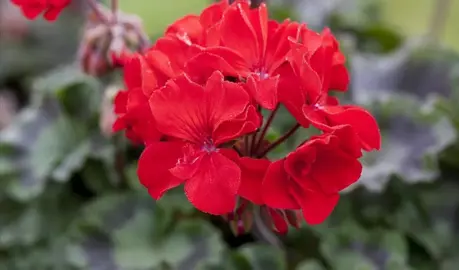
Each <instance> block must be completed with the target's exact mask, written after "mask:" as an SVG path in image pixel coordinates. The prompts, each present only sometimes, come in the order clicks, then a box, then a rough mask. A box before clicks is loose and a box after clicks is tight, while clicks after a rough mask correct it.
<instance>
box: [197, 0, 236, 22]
mask: <svg viewBox="0 0 459 270" xmlns="http://www.w3.org/2000/svg"><path fill="white" fill-rule="evenodd" d="M228 6H229V4H228V1H220V2H219V3H214V4H212V5H210V6H209V7H207V8H206V9H204V10H203V11H202V12H201V15H200V17H199V21H200V23H201V25H202V26H203V27H204V28H209V27H211V26H213V25H214V24H216V23H217V22H218V21H220V20H221V19H222V16H223V12H224V10H226V8H228Z"/></svg>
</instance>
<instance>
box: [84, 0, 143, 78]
mask: <svg viewBox="0 0 459 270" xmlns="http://www.w3.org/2000/svg"><path fill="white" fill-rule="evenodd" d="M117 13H118V14H117V20H116V21H115V20H113V14H112V13H111V11H109V10H107V9H105V8H103V7H102V6H100V14H99V16H96V15H95V14H90V15H89V16H88V21H87V25H86V28H85V32H84V36H83V39H82V41H81V44H80V50H79V61H80V63H81V67H82V69H83V71H84V72H86V73H87V74H90V75H93V76H103V75H105V74H107V73H109V72H111V71H112V70H113V69H115V68H118V67H120V66H123V65H124V63H125V62H126V60H127V59H128V58H129V57H130V55H131V54H132V53H134V52H141V51H144V50H146V49H147V46H148V44H147V40H148V39H147V36H146V34H145V33H144V31H143V27H142V22H141V20H140V19H139V18H138V17H137V16H132V15H126V14H122V13H119V12H117ZM100 16H103V17H104V18H105V19H104V20H101V18H100Z"/></svg>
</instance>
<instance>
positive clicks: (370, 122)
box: [279, 30, 381, 151]
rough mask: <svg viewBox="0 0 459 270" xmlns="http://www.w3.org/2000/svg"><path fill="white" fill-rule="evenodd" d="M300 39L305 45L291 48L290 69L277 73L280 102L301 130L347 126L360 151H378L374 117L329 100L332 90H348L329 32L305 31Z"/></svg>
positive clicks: (345, 75) (341, 58)
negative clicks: (359, 146)
mask: <svg viewBox="0 0 459 270" xmlns="http://www.w3.org/2000/svg"><path fill="white" fill-rule="evenodd" d="M302 39H303V43H304V44H301V43H293V44H292V50H291V52H290V56H289V57H288V59H289V62H290V65H284V66H283V67H282V68H281V69H279V73H280V74H281V82H280V86H279V89H280V90H279V98H280V100H281V102H282V103H284V104H285V106H286V107H287V109H288V110H289V111H290V113H291V114H292V115H293V116H294V117H295V118H296V120H297V121H298V122H299V123H300V124H301V125H303V126H304V127H308V126H309V124H312V125H314V126H315V127H316V128H319V129H321V130H323V131H331V130H333V129H332V127H334V126H338V125H345V124H349V125H351V126H352V127H353V128H354V130H355V132H356V134H357V135H358V137H359V138H360V141H361V145H362V148H363V149H365V150H367V151H370V150H373V149H380V147H381V135H380V132H379V128H378V125H377V123H376V120H375V119H374V117H373V116H372V115H371V114H370V113H369V112H367V111H366V110H364V109H363V108H360V107H358V106H353V105H346V106H342V105H339V102H338V99H336V98H334V97H331V96H329V91H330V90H331V89H333V90H340V91H345V90H347V85H348V82H349V76H348V73H347V70H346V69H345V67H344V56H343V55H342V53H340V52H339V51H338V46H337V43H336V40H335V39H334V38H333V37H332V36H331V34H330V32H329V30H326V31H324V33H323V34H322V35H318V34H315V33H314V32H312V31H310V30H308V31H307V32H306V34H304V35H303V38H302ZM306 41H310V43H307V42H306Z"/></svg>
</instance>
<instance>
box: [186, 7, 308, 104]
mask: <svg viewBox="0 0 459 270" xmlns="http://www.w3.org/2000/svg"><path fill="white" fill-rule="evenodd" d="M301 28H302V26H301V25H300V24H298V23H296V22H290V21H288V20H286V21H285V22H284V23H282V24H279V23H277V22H275V21H270V20H268V12H267V8H266V5H265V4H261V5H260V7H259V8H257V9H250V6H249V3H248V2H247V1H236V3H235V4H233V5H232V6H231V7H230V8H228V9H227V10H226V11H225V12H224V14H223V18H222V20H221V22H220V23H219V31H220V33H219V38H220V46H218V47H210V48H208V49H206V50H205V51H204V52H203V53H201V54H198V55H197V56H196V57H195V58H193V59H191V60H190V61H189V62H188V63H187V72H189V73H191V74H193V73H194V72H198V73H206V72H207V73H210V72H211V71H212V70H220V71H222V72H223V74H225V75H227V76H233V77H236V78H240V80H242V81H246V82H247V84H246V87H247V89H248V90H249V93H250V94H251V95H252V97H253V98H254V99H255V100H256V102H257V103H259V104H260V105H261V106H262V107H264V108H267V109H274V107H275V106H276V105H277V84H278V81H279V76H276V74H275V71H276V69H277V68H278V67H279V66H280V65H281V64H283V63H284V62H285V56H286V55H287V53H288V52H289V50H290V47H289V37H292V38H293V39H294V40H296V38H298V36H299V33H300V30H301Z"/></svg>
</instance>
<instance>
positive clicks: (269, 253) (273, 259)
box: [239, 245, 287, 270]
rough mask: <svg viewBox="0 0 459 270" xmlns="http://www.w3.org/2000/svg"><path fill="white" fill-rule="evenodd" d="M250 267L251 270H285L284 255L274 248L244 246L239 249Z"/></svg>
mask: <svg viewBox="0 0 459 270" xmlns="http://www.w3.org/2000/svg"><path fill="white" fill-rule="evenodd" d="M239 252H240V254H242V255H244V256H245V257H246V258H247V260H248V261H249V263H250V265H251V266H252V268H251V269H252V270H283V269H287V265H286V261H285V254H284V252H283V251H282V250H279V249H277V248H276V247H272V246H267V245H246V246H243V247H241V248H240V249H239Z"/></svg>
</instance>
